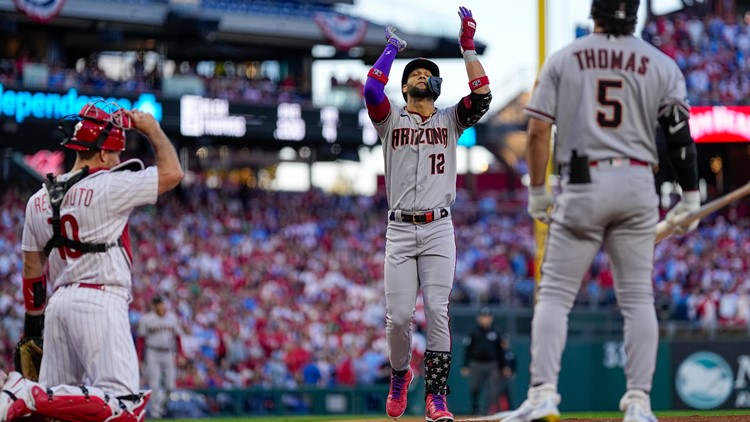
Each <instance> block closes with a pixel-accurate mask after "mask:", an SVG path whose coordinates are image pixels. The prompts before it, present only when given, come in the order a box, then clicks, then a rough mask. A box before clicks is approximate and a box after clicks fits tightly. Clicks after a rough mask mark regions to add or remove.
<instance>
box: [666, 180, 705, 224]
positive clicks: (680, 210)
mask: <svg viewBox="0 0 750 422" xmlns="http://www.w3.org/2000/svg"><path fill="white" fill-rule="evenodd" d="M700 207H701V194H700V192H698V191H697V190H694V191H687V192H683V193H682V198H681V199H680V201H679V202H678V203H677V205H675V206H674V207H673V208H672V209H671V210H669V212H668V213H667V216H666V220H667V222H668V223H669V224H671V225H672V226H674V232H675V233H676V234H685V233H688V232H691V231H693V230H695V229H696V228H697V227H698V223H699V222H700V219H696V220H695V221H693V222H692V223H690V224H688V225H678V224H677V220H679V219H680V217H682V216H683V215H684V214H687V213H690V212H693V211H697V210H698V209H699V208H700Z"/></svg>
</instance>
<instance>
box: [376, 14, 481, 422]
mask: <svg viewBox="0 0 750 422" xmlns="http://www.w3.org/2000/svg"><path fill="white" fill-rule="evenodd" d="M458 15H459V17H460V18H461V31H460V33H459V42H460V46H461V52H462V53H463V57H464V61H465V62H466V72H467V74H468V77H469V81H470V82H469V88H470V89H471V93H470V94H469V95H468V96H466V97H464V98H463V99H462V100H461V101H459V102H458V103H457V104H456V105H454V106H452V107H448V108H445V109H437V108H435V100H436V99H437V98H438V96H439V95H440V84H441V82H442V79H441V78H440V70H439V69H438V67H437V65H436V64H435V63H433V62H431V61H429V60H426V59H422V58H419V59H415V60H412V61H411V62H409V63H408V64H407V65H406V68H405V69H404V73H403V75H402V76H401V92H402V94H403V97H404V100H406V107H400V106H398V105H396V104H394V103H392V102H391V101H389V100H388V98H387V97H386V95H385V93H384V89H385V84H386V83H387V82H388V74H389V72H390V69H391V65H392V64H393V60H394V59H395V58H396V54H397V53H398V52H399V51H403V50H404V49H405V48H406V42H405V41H404V40H402V39H401V38H399V37H398V36H397V35H396V33H395V31H396V30H395V28H394V27H392V26H391V27H388V28H386V32H385V37H386V40H387V44H386V47H385V50H384V51H383V53H382V54H381V56H380V58H378V60H377V61H376V62H375V65H374V66H373V67H372V69H370V71H369V73H368V75H367V76H368V78H367V82H366V83H365V103H366V105H367V110H368V113H369V116H370V119H371V120H372V122H373V124H374V126H375V129H376V130H377V132H378V135H379V136H380V139H381V141H382V143H383V155H384V158H385V180H386V192H387V197H388V206H389V208H390V209H389V211H388V228H387V232H386V247H385V301H386V338H387V341H388V345H389V348H390V356H389V359H390V363H391V367H392V374H391V388H390V391H389V392H388V398H387V401H386V411H387V413H388V416H390V417H392V418H394V419H397V418H399V417H400V416H401V415H403V413H404V411H405V410H406V398H407V389H408V387H409V384H410V383H411V382H412V380H413V379H414V374H413V373H412V370H411V368H410V362H411V322H412V319H413V317H414V312H415V303H416V297H417V291H418V290H419V288H420V287H421V289H422V295H423V298H424V306H425V317H426V320H427V350H426V352H425V355H424V362H425V393H426V397H425V403H426V404H425V414H426V416H425V417H426V420H427V421H435V422H437V421H440V422H445V421H452V420H453V414H452V413H451V412H450V411H449V410H448V406H447V403H446V398H445V396H446V394H448V384H447V381H448V374H449V373H450V368H451V333H450V327H449V324H448V323H449V321H448V302H449V296H450V292H451V287H452V285H453V275H454V272H455V265H456V244H455V238H454V233H453V223H452V221H451V218H450V206H451V204H453V201H454V200H455V198H456V146H457V142H458V138H459V136H460V135H461V133H462V132H463V131H464V130H465V129H466V128H468V127H470V126H472V125H474V124H475V123H477V121H479V119H480V118H481V117H482V116H483V115H484V114H485V113H486V112H487V109H488V108H489V105H490V100H491V95H490V88H489V85H488V84H489V80H488V79H487V76H486V75H485V72H484V69H483V68H482V65H481V64H480V63H479V60H478V58H477V53H476V49H475V46H474V32H475V30H476V22H475V21H474V18H473V17H472V14H471V11H470V10H468V9H466V8H465V7H461V8H460V9H459V12H458Z"/></svg>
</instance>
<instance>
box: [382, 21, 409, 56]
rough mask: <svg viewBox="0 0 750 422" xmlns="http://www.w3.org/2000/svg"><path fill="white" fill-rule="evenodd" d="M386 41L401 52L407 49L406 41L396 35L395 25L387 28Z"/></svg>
mask: <svg viewBox="0 0 750 422" xmlns="http://www.w3.org/2000/svg"><path fill="white" fill-rule="evenodd" d="M385 39H386V41H388V44H390V45H392V46H394V47H396V49H397V50H398V51H399V52H401V51H404V49H405V48H406V41H404V40H402V39H401V38H399V37H398V35H396V27H395V26H393V25H388V26H386V27H385Z"/></svg>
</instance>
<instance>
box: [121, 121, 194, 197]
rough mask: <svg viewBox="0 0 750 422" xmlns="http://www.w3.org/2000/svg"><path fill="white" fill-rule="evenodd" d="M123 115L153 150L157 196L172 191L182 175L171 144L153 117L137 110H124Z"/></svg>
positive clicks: (175, 152)
mask: <svg viewBox="0 0 750 422" xmlns="http://www.w3.org/2000/svg"><path fill="white" fill-rule="evenodd" d="M125 113H126V114H127V115H128V116H129V117H130V119H131V120H132V121H133V126H134V127H135V128H136V129H137V130H138V131H139V132H141V133H142V134H143V136H145V137H146V138H148V141H149V142H150V143H151V147H152V148H153V149H154V155H155V156H156V168H157V170H158V172H159V188H158V190H159V195H161V194H163V193H165V192H167V191H169V190H172V189H174V188H175V187H176V186H177V184H178V183H180V180H182V177H183V173H182V167H181V166H180V160H179V159H178V158H177V151H175V149H174V146H173V145H172V142H170V140H169V138H168V137H167V135H166V134H165V133H164V131H163V130H162V129H161V126H160V125H159V122H157V121H156V119H155V118H154V116H152V115H150V114H149V113H144V112H142V111H138V110H132V111H131V110H125Z"/></svg>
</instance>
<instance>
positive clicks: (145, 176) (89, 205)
mask: <svg viewBox="0 0 750 422" xmlns="http://www.w3.org/2000/svg"><path fill="white" fill-rule="evenodd" d="M157 188H158V173H157V169H156V167H148V168H146V169H144V170H140V171H130V170H122V171H110V170H98V171H97V170H92V171H91V174H89V175H88V176H86V177H84V178H83V179H81V180H80V181H79V182H78V183H76V184H75V185H73V186H72V187H71V188H70V189H69V190H68V192H67V193H66V194H65V197H64V199H63V202H62V205H61V206H60V222H61V234H62V235H63V236H65V237H68V238H70V239H73V240H78V241H81V242H84V243H106V244H112V243H117V242H118V241H119V242H120V244H121V246H116V247H111V248H109V249H108V250H107V251H106V252H96V253H82V252H81V251H78V250H75V249H72V248H67V247H60V248H56V249H54V250H52V252H51V253H50V255H49V257H48V262H49V280H50V283H51V284H52V288H53V289H55V288H57V287H59V286H62V285H66V284H71V283H91V284H104V285H114V286H121V287H127V288H130V284H131V274H130V265H131V264H132V259H133V258H132V253H131V248H130V238H129V236H128V231H127V223H128V217H129V216H130V212H131V211H132V209H133V208H134V207H137V206H140V205H146V204H153V203H155V202H156V199H157ZM51 217H52V208H51V206H50V203H49V195H48V193H47V190H46V188H42V189H40V190H39V191H38V192H36V193H35V194H34V195H33V196H32V197H31V198H30V199H29V201H28V203H27V204H26V220H25V221H24V228H23V239H22V242H21V243H22V249H23V251H27V252H41V251H43V250H44V246H45V245H46V244H47V241H48V240H49V239H50V238H51V237H52V226H51V224H50V219H51Z"/></svg>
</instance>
